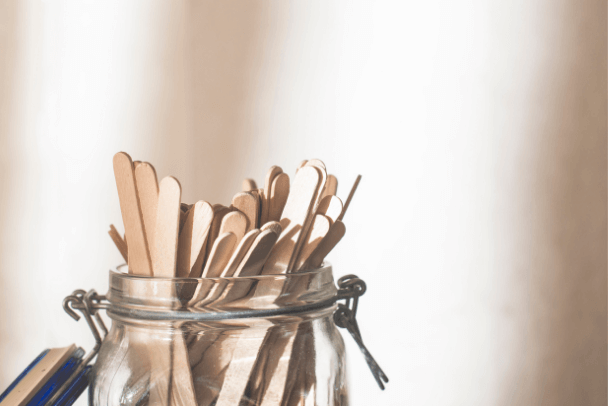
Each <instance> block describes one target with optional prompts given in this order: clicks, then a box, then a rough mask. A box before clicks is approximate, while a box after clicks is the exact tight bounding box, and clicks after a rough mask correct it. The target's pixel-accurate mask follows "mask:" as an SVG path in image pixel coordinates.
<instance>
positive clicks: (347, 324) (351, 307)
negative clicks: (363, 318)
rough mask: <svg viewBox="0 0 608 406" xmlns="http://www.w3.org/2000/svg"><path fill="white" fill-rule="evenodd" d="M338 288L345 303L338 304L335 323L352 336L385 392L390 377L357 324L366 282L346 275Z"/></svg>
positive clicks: (354, 276) (339, 296) (339, 297)
mask: <svg viewBox="0 0 608 406" xmlns="http://www.w3.org/2000/svg"><path fill="white" fill-rule="evenodd" d="M338 287H339V290H338V295H337V299H336V300H340V299H344V300H345V303H338V309H337V310H336V312H335V313H334V322H335V323H336V326H338V327H341V328H345V329H346V330H348V332H349V333H350V335H351V336H352V337H353V338H354V340H355V342H356V343H357V345H358V346H359V349H360V350H361V352H362V353H363V356H364V357H365V361H366V362H367V365H368V366H369V369H370V370H371V371H372V375H374V379H376V382H377V383H378V386H380V389H382V390H384V383H388V377H387V376H386V374H385V373H384V371H382V368H380V365H378V363H377V362H376V360H375V359H374V357H372V354H371V353H370V352H369V350H368V349H367V347H365V345H364V344H363V338H361V332H360V331H359V324H358V323H357V306H358V305H359V296H363V294H364V293H365V291H366V290H367V286H366V285H365V282H363V280H362V279H359V278H358V277H357V276H356V275H345V276H343V277H341V278H340V279H338Z"/></svg>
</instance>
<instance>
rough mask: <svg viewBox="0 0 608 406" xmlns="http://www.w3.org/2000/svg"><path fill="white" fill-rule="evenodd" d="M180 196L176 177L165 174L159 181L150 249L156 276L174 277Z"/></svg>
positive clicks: (179, 186) (180, 190) (180, 191)
mask: <svg viewBox="0 0 608 406" xmlns="http://www.w3.org/2000/svg"><path fill="white" fill-rule="evenodd" d="M181 196H182V188H181V185H180V184H179V181H178V180H177V179H175V178H174V177H172V176H167V177H166V178H164V179H163V180H162V181H161V182H160V191H159V194H158V210H157V215H156V230H155V236H154V243H155V244H154V249H153V250H152V263H153V266H154V276H156V277H165V278H173V277H175V265H176V262H177V239H178V232H179V216H180V212H181V210H180V200H181Z"/></svg>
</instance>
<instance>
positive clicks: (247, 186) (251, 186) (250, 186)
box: [241, 178, 258, 192]
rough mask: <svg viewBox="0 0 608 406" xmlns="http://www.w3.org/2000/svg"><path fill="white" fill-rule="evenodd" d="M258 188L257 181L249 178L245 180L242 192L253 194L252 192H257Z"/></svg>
mask: <svg viewBox="0 0 608 406" xmlns="http://www.w3.org/2000/svg"><path fill="white" fill-rule="evenodd" d="M257 188H258V185H256V183H255V180H253V179H249V178H247V179H244V180H243V183H242V185H241V190H242V191H243V192H251V191H252V190H255V189H257Z"/></svg>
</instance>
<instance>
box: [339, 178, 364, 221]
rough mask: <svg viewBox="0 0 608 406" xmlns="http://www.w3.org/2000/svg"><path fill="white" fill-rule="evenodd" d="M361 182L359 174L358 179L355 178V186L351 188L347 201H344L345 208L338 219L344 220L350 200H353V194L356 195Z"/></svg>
mask: <svg viewBox="0 0 608 406" xmlns="http://www.w3.org/2000/svg"><path fill="white" fill-rule="evenodd" d="M359 182H361V175H359V176H357V179H355V183H354V184H353V187H352V188H351V189H350V193H349V194H348V198H347V199H346V202H345V203H344V209H343V210H342V213H341V214H340V217H338V220H342V219H343V218H344V215H345V214H346V210H347V209H348V206H349V205H350V202H351V200H353V196H354V195H355V192H356V191H357V187H358V186H359Z"/></svg>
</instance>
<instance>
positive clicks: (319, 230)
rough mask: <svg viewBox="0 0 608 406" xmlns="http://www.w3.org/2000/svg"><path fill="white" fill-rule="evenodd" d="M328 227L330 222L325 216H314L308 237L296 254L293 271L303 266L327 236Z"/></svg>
mask: <svg viewBox="0 0 608 406" xmlns="http://www.w3.org/2000/svg"><path fill="white" fill-rule="evenodd" d="M330 227H331V221H330V220H329V219H328V218H327V217H326V216H324V215H323V214H317V215H315V218H314V221H313V223H312V226H311V228H310V231H309V232H308V235H307V236H306V239H305V240H304V244H303V245H302V249H301V251H300V253H299V254H298V258H297V260H296V264H295V266H294V268H293V269H294V271H298V270H299V269H300V268H301V267H302V266H303V265H304V262H305V261H306V260H307V259H308V257H309V256H310V255H311V254H312V253H313V251H314V250H315V248H317V246H318V245H319V244H320V243H321V241H322V240H323V238H324V237H325V236H326V235H327V232H328V231H329V228H330Z"/></svg>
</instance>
